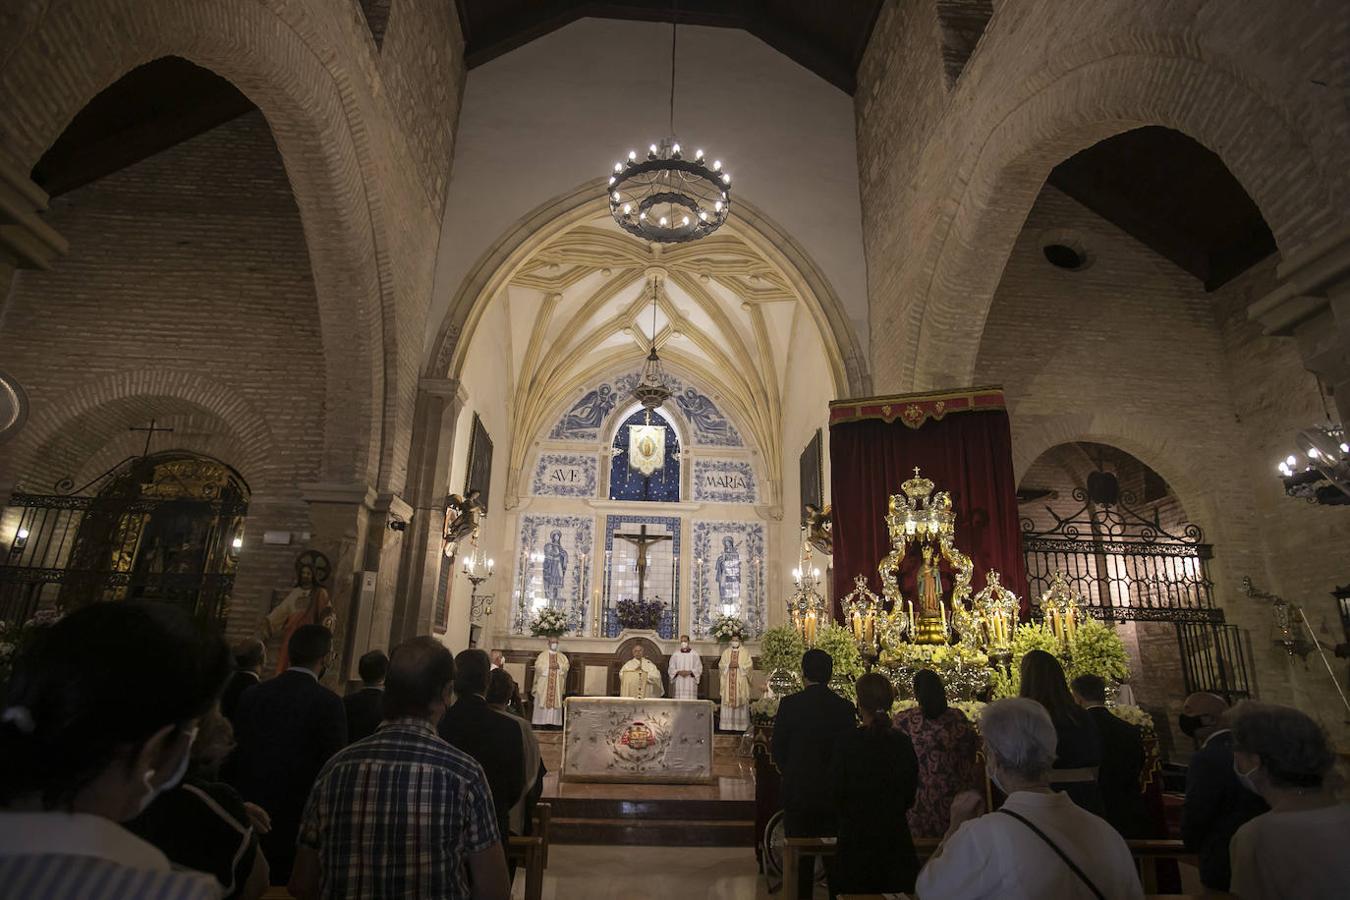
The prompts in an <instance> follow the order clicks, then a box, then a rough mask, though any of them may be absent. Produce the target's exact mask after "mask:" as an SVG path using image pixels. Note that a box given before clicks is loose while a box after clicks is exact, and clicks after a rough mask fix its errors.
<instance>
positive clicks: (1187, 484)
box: [1013, 411, 1227, 544]
mask: <svg viewBox="0 0 1350 900" xmlns="http://www.w3.org/2000/svg"><path fill="white" fill-rule="evenodd" d="M1014 428H1015V431H1016V433H1015V434H1014V440H1013V472H1014V474H1015V477H1016V480H1017V484H1018V485H1019V486H1020V485H1021V483H1022V479H1023V478H1024V477H1026V474H1027V472H1028V471H1029V470H1030V469H1031V467H1032V465H1033V464H1035V462H1036V461H1037V460H1038V459H1040V458H1041V456H1043V455H1044V454H1045V453H1046V452H1047V451H1049V450H1051V449H1053V448H1055V447H1058V446H1061V445H1063V444H1070V443H1077V442H1088V443H1094V444H1107V445H1109V446H1111V447H1115V448H1116V449H1117V450H1122V451H1124V452H1126V453H1128V454H1130V455H1131V456H1133V457H1134V458H1135V459H1137V460H1139V461H1140V462H1142V463H1143V464H1145V465H1146V466H1148V467H1149V468H1150V469H1152V470H1153V471H1155V472H1157V473H1158V474H1159V475H1160V476H1162V479H1163V481H1166V482H1167V484H1168V486H1169V487H1170V488H1171V489H1172V492H1173V493H1174V494H1176V496H1177V499H1178V500H1179V501H1180V502H1181V508H1182V509H1183V510H1185V512H1186V516H1187V517H1188V519H1189V520H1190V521H1192V522H1195V523H1196V524H1197V525H1199V526H1200V527H1201V529H1202V530H1203V531H1204V533H1205V540H1206V541H1207V542H1209V543H1211V544H1220V543H1223V542H1224V540H1225V537H1226V535H1225V526H1226V524H1227V523H1226V520H1225V517H1224V514H1223V511H1222V510H1220V508H1219V504H1218V502H1217V498H1216V497H1215V485H1214V476H1213V472H1212V470H1211V469H1209V468H1208V466H1209V465H1210V463H1209V461H1208V460H1207V459H1206V458H1204V457H1202V456H1199V455H1197V454H1195V453H1194V446H1193V444H1191V443H1188V442H1187V441H1186V435H1185V434H1184V433H1182V432H1178V433H1177V434H1175V435H1173V436H1171V437H1168V436H1165V435H1163V434H1160V433H1159V430H1158V428H1157V426H1156V424H1155V423H1149V422H1139V421H1137V420H1136V419H1134V418H1131V417H1130V416H1127V415H1123V414H1120V413H1115V412H1104V411H1102V412H1095V413H1085V414H1081V415H1065V416H1056V417H1053V418H1050V419H1048V420H1043V421H1040V422H1038V423H1037V425H1036V426H1035V427H1034V428H1027V429H1017V428H1016V426H1015V425H1014Z"/></svg>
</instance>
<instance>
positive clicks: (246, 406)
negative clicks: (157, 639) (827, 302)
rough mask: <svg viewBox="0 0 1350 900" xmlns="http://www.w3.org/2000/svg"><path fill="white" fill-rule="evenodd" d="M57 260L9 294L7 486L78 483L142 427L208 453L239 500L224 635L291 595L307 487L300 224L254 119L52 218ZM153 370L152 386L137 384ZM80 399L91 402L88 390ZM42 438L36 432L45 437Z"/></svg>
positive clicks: (310, 320) (308, 373)
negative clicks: (238, 545)
mask: <svg viewBox="0 0 1350 900" xmlns="http://www.w3.org/2000/svg"><path fill="white" fill-rule="evenodd" d="M47 218H48V221H49V222H50V223H51V224H52V225H53V226H54V227H55V228H57V229H58V230H59V231H60V232H61V233H62V234H63V235H65V237H66V238H67V239H68V240H69V241H70V245H71V249H70V252H69V254H68V255H67V256H66V257H64V258H63V259H62V260H61V262H60V265H58V266H57V267H56V268H55V269H53V270H52V271H50V272H37V271H25V272H22V273H20V274H19V276H18V277H17V278H16V280H15V284H14V289H13V293H12V296H11V297H10V300H9V303H8V306H7V308H6V312H5V317H4V320H3V325H2V326H0V344H3V346H4V348H5V351H4V356H5V367H6V369H7V370H8V371H10V372H12V373H13V374H14V375H15V376H16V377H17V378H18V379H19V380H20V381H21V382H22V383H23V384H24V385H26V386H27V388H28V391H29V394H30V397H31V400H32V404H33V413H34V416H33V425H34V427H33V428H32V429H29V430H28V431H26V432H25V433H24V434H23V435H22V436H21V437H20V438H19V439H18V440H17V441H16V442H15V443H14V444H13V445H11V446H9V447H7V448H6V450H7V451H9V452H8V453H7V454H6V456H7V457H8V458H9V460H10V465H11V466H12V468H13V470H14V475H15V476H16V478H17V480H18V482H19V484H20V485H21V486H23V487H25V488H28V489H32V490H39V491H42V490H49V489H50V488H51V485H52V484H53V483H54V482H55V481H56V480H57V479H58V478H61V477H65V476H70V477H72V478H73V479H75V480H76V484H81V483H83V482H84V481H85V480H87V479H89V478H92V477H94V476H95V475H97V474H98V473H99V472H101V471H103V470H104V469H106V468H107V467H109V466H112V465H114V464H115V463H116V462H118V461H119V460H120V459H122V458H124V457H125V456H127V455H130V454H134V453H138V452H140V450H141V448H142V446H143V444H142V443H141V442H142V441H143V439H144V435H136V434H130V433H128V432H127V431H126V429H127V428H128V427H129V426H131V425H144V424H145V422H146V421H147V420H148V419H150V418H151V417H152V416H154V417H156V418H157V419H158V420H159V422H160V424H161V425H167V426H169V427H172V428H174V429H175V431H174V433H173V434H172V435H169V436H157V437H156V438H155V440H154V444H153V445H152V446H153V448H154V449H170V448H182V449H188V450H193V451H195V452H202V453H206V454H208V455H213V456H216V457H217V458H220V459H221V460H223V461H224V462H226V463H228V464H230V465H232V466H234V467H235V468H236V469H238V470H239V471H240V473H241V474H242V475H243V477H244V478H245V480H246V481H247V482H248V483H249V485H250V487H251V489H252V491H253V498H254V499H253V503H252V504H251V508H250V516H249V520H248V525H247V532H246V536H245V540H246V543H245V548H244V551H243V553H242V554H241V558H240V567H239V579H238V588H237V591H236V595H235V597H236V604H237V609H238V612H237V613H236V614H235V615H234V616H233V617H232V620H231V628H230V631H231V633H232V634H238V633H241V632H244V631H247V630H248V629H250V628H251V627H252V624H253V617H254V614H255V613H256V611H257V610H260V609H262V608H264V607H263V604H264V603H265V602H266V599H267V598H268V595H269V594H270V591H271V589H273V588H280V587H284V586H286V585H287V584H289V583H290V580H291V578H292V574H291V560H292V559H293V557H294V555H295V554H296V553H297V552H299V549H301V548H300V547H279V548H274V547H268V548H264V547H262V545H261V536H262V532H263V531H264V530H284V531H295V532H307V531H309V530H310V525H309V520H308V516H307V513H306V510H305V506H304V504H303V502H302V501H300V499H299V494H298V491H297V485H298V484H301V483H304V482H307V481H314V480H316V479H317V478H318V473H319V468H320V456H321V453H322V434H323V426H324V413H325V409H324V393H325V384H324V354H323V348H322V346H321V343H320V335H319V314H318V305H317V299H316V297H315V291H314V283H313V278H312V277H311V274H310V264H309V258H308V255H307V253H306V249H305V239H304V234H303V232H302V230H301V225H300V217H299V212H298V210H297V208H296V204H295V200H294V198H293V196H292V194H291V190H290V185H289V183H288V181H287V177H286V172H285V171H284V169H283V167H282V163H281V158H280V156H279V155H278V153H277V150H276V146H275V144H274V143H273V141H272V137H271V134H270V132H269V131H268V128H267V124H266V122H265V121H264V120H263V118H262V115H261V113H257V112H254V113H250V114H248V115H245V116H243V117H240V118H238V119H236V120H234V121H232V122H229V123H227V124H225V125H223V126H221V127H219V128H217V129H215V130H213V131H210V132H207V133H206V134H203V135H201V136H199V137H197V138H195V139H193V140H191V141H188V142H186V143H184V144H180V145H179V146H177V147H174V148H172V149H170V150H168V151H166V152H164V153H161V154H159V155H158V156H155V157H152V158H150V159H147V160H145V161H143V162H141V163H139V164H137V165H135V166H132V167H131V168H128V169H125V170H123V171H121V172H118V173H116V174H114V175H112V176H109V177H107V178H105V179H102V180H100V181H98V182H95V183H93V184H91V185H88V186H86V187H84V188H80V189H79V190H76V191H73V192H71V193H70V194H67V195H64V196H62V197H60V198H58V199H57V200H55V201H54V202H53V204H52V210H51V212H50V213H49V214H48V217H47ZM147 373H149V374H147ZM91 386H92V387H91ZM44 423H46V425H45V427H44Z"/></svg>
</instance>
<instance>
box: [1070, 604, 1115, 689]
mask: <svg viewBox="0 0 1350 900" xmlns="http://www.w3.org/2000/svg"><path fill="white" fill-rule="evenodd" d="M1064 674H1065V676H1067V677H1068V679H1069V680H1070V681H1073V680H1074V679H1075V678H1077V677H1078V676H1079V675H1088V674H1091V675H1100V676H1101V677H1102V678H1104V679H1106V681H1107V683H1108V684H1109V683H1111V682H1113V681H1114V682H1119V681H1124V680H1125V679H1126V678H1129V677H1130V658H1129V656H1128V655H1127V654H1126V653H1125V642H1124V641H1122V640H1121V639H1120V635H1119V634H1117V633H1116V630H1115V629H1114V628H1111V627H1109V626H1107V625H1103V624H1102V623H1101V622H1098V621H1097V620H1096V619H1088V620H1087V621H1086V622H1084V623H1083V624H1082V625H1079V626H1078V627H1077V628H1076V629H1075V630H1074V634H1073V639H1072V640H1071V641H1069V659H1068V660H1066V661H1064Z"/></svg>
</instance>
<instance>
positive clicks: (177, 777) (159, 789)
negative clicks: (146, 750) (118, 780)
mask: <svg viewBox="0 0 1350 900" xmlns="http://www.w3.org/2000/svg"><path fill="white" fill-rule="evenodd" d="M183 733H184V734H186V735H187V739H188V741H187V747H185V748H184V749H183V755H182V757H180V758H179V760H178V765H177V767H175V768H174V770H173V774H172V775H170V776H169V777H168V778H166V779H164V780H163V781H161V782H160V783H159V784H157V785H156V784H153V783H152V782H153V781H154V779H155V770H154V769H146V770H145V796H144V797H142V798H141V805H140V808H139V809H138V810H137V812H138V813H143V812H145V811H146V809H148V808H149V806H150V804H151V803H154V802H155V798H156V797H158V796H159V795H160V794H162V793H164V792H165V791H171V790H173V789H174V788H176V787H177V786H178V783H179V782H180V781H182V780H183V776H184V775H186V774H187V770H188V761H189V758H190V757H191V756H192V742H193V741H195V740H197V729H196V728H189V729H188V730H187V731H185V732H183Z"/></svg>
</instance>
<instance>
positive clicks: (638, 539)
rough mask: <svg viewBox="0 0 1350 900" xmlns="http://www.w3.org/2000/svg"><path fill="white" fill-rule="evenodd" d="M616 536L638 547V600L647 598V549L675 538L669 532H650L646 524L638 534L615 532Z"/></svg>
mask: <svg viewBox="0 0 1350 900" xmlns="http://www.w3.org/2000/svg"><path fill="white" fill-rule="evenodd" d="M614 536H615V537H616V538H622V539H623V540H625V541H628V542H629V543H630V544H632V545H633V546H635V547H637V576H638V602H641V601H643V600H645V599H646V596H647V549H648V548H649V547H651V545H652V544H659V543H660V542H661V541H669V540H673V539H674V538H672V537H671V535H668V534H648V533H647V526H646V525H645V524H644V525H643V526H642V527H641V528H639V529H638V533H637V534H620V533H618V532H615V534H614Z"/></svg>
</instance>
